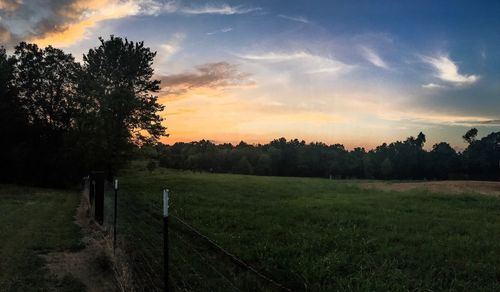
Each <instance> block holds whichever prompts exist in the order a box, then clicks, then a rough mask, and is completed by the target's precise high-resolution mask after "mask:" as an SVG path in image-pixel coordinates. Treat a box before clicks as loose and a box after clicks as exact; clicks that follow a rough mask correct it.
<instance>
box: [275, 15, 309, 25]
mask: <svg viewBox="0 0 500 292" xmlns="http://www.w3.org/2000/svg"><path fill="white" fill-rule="evenodd" d="M278 17H279V18H283V19H287V20H291V21H296V22H301V23H310V21H309V19H307V18H305V17H303V16H288V15H284V14H279V15H278Z"/></svg>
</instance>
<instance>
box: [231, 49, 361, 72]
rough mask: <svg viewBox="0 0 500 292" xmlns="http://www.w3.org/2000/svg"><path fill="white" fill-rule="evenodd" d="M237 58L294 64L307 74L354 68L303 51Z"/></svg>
mask: <svg viewBox="0 0 500 292" xmlns="http://www.w3.org/2000/svg"><path fill="white" fill-rule="evenodd" d="M238 57H240V58H242V59H245V60H248V61H254V62H261V63H294V64H296V65H297V66H299V67H300V70H302V72H305V73H308V74H317V73H339V72H346V71H348V70H350V69H352V68H353V67H354V66H351V65H348V64H345V63H343V62H341V61H338V60H335V59H333V58H329V57H324V56H319V55H314V54H310V53H307V52H303V51H299V52H294V53H274V52H269V53H264V54H248V55H239V56H238ZM297 66H293V67H294V69H296V68H298V67H297Z"/></svg>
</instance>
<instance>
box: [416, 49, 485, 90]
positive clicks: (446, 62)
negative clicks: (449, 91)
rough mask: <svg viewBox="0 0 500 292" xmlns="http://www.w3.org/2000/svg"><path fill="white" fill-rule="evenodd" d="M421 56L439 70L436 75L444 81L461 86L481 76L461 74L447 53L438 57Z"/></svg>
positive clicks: (471, 82) (473, 81)
mask: <svg viewBox="0 0 500 292" xmlns="http://www.w3.org/2000/svg"><path fill="white" fill-rule="evenodd" d="M421 58H422V61H424V62H425V63H428V64H430V65H431V66H432V67H434V69H435V70H436V71H437V75H436V77H438V78H439V79H441V80H443V81H446V82H450V83H452V84H455V85H459V86H460V85H470V84H473V83H475V82H477V81H478V80H479V78H480V76H479V75H474V74H470V75H466V74H460V73H459V69H458V66H457V64H456V63H454V62H453V61H452V60H451V59H450V58H449V57H448V56H446V55H440V56H437V57H428V56H422V57H421Z"/></svg>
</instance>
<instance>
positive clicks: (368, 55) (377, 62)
mask: <svg viewBox="0 0 500 292" xmlns="http://www.w3.org/2000/svg"><path fill="white" fill-rule="evenodd" d="M361 53H362V54H363V57H364V58H365V59H366V60H367V61H368V62H370V63H372V64H373V65H374V66H377V67H379V68H384V69H389V66H388V65H387V63H386V62H385V61H384V60H383V59H382V57H380V56H379V54H377V52H375V50H373V49H371V48H368V47H361Z"/></svg>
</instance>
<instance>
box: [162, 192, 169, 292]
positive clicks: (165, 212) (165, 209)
mask: <svg viewBox="0 0 500 292" xmlns="http://www.w3.org/2000/svg"><path fill="white" fill-rule="evenodd" d="M163 258H164V260H163V261H164V263H163V270H164V275H163V277H164V281H165V286H164V288H163V291H165V292H167V291H168V190H167V189H164V190H163Z"/></svg>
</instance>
